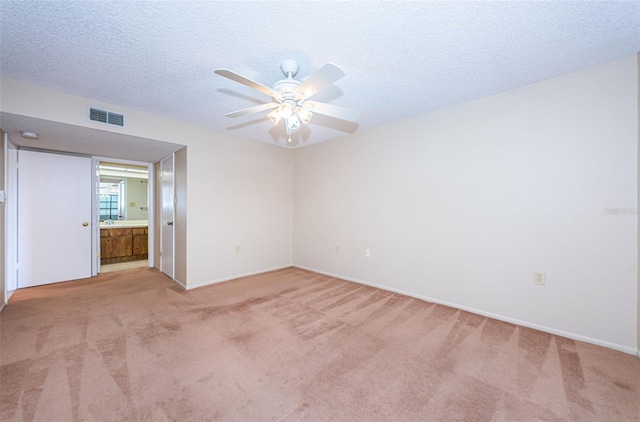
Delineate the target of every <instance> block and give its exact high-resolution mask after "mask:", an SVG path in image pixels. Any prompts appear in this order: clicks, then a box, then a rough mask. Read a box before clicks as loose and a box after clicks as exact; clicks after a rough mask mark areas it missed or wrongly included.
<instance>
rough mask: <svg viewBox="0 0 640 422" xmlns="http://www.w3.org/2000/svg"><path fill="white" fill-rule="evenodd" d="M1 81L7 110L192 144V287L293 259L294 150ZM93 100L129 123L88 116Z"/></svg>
mask: <svg viewBox="0 0 640 422" xmlns="http://www.w3.org/2000/svg"><path fill="white" fill-rule="evenodd" d="M1 84H2V90H1V92H0V96H1V97H0V109H1V110H2V111H5V112H8V113H13V114H18V115H24V116H29V117H35V118H39V119H45V120H52V121H56V122H61V123H65V124H71V125H76V126H83V127H91V128H93V129H98V130H104V131H107V132H119V133H125V134H127V135H132V136H139V137H142V138H148V139H155V140H159V141H166V142H172V143H176V144H181V145H186V146H187V147H188V148H187V150H186V157H182V159H183V161H184V162H185V163H186V165H187V171H186V201H187V203H188V207H187V209H186V220H187V222H188V224H187V225H186V227H187V229H186V240H185V242H186V250H188V256H187V259H186V261H187V262H186V265H187V267H186V271H184V274H186V276H187V279H186V280H181V281H184V282H185V283H186V286H187V288H192V287H197V286H201V285H204V284H207V283H210V282H215V281H221V280H224V279H229V278H234V277H238V276H241V275H244V274H250V273H256V272H261V271H266V270H269V269H273V268H281V267H285V266H289V265H291V236H292V234H291V232H292V228H291V212H292V179H291V173H292V163H291V152H290V151H289V150H286V149H283V148H279V147H276V146H272V145H267V144H261V143H257V142H254V141H250V140H247V139H243V138H239V137H236V136H232V135H228V134H225V133H221V132H217V131H214V130H210V129H207V128H203V127H199V126H194V125H190V124H187V123H183V122H178V121H175V120H171V119H165V118H161V117H158V116H153V115H149V114H146V113H143V112H139V111H136V110H128V109H124V108H122V107H119V106H116V105H111V104H106V103H102V102H99V101H94V100H90V99H87V98H82V97H77V96H72V95H68V94H64V93H61V92H56V91H51V90H48V89H44V88H40V87H37V86H34V85H30V84H25V83H23V82H19V81H15V80H11V79H7V78H2V79H1ZM89 106H94V107H104V108H105V109H108V110H115V111H118V112H122V113H124V114H125V115H126V116H127V126H126V128H119V127H110V126H107V125H96V124H94V123H92V122H89V121H87V119H86V110H87V108H88V107H89ZM236 245H239V246H240V247H241V252H240V253H239V254H236V253H235V252H234V251H235V246H236ZM176 253H178V251H176Z"/></svg>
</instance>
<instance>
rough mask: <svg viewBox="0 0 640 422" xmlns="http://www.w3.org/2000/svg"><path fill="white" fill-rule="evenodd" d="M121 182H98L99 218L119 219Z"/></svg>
mask: <svg viewBox="0 0 640 422" xmlns="http://www.w3.org/2000/svg"><path fill="white" fill-rule="evenodd" d="M122 185H123V183H122V182H120V183H114V182H100V220H119V219H121V217H122V203H123V201H124V198H122V192H123V189H122Z"/></svg>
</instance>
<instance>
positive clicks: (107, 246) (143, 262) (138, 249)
mask: <svg viewBox="0 0 640 422" xmlns="http://www.w3.org/2000/svg"><path fill="white" fill-rule="evenodd" d="M95 164H96V180H95V184H94V186H95V192H96V195H95V204H94V214H95V219H94V221H95V222H96V224H95V227H96V230H95V242H94V247H95V249H96V254H95V257H96V259H95V264H94V265H95V267H96V273H105V272H112V271H121V270H128V269H133V268H140V267H149V266H154V257H153V250H154V247H153V245H154V238H153V230H152V229H150V228H152V227H153V180H154V178H153V165H152V164H150V163H140V162H133V161H125V160H114V159H110V158H104V159H103V158H97V159H96V162H95Z"/></svg>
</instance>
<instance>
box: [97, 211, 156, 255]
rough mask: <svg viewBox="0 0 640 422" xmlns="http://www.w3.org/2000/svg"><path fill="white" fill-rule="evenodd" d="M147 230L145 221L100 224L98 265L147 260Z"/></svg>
mask: <svg viewBox="0 0 640 422" xmlns="http://www.w3.org/2000/svg"><path fill="white" fill-rule="evenodd" d="M148 256H149V228H148V221H146V220H129V221H115V222H114V223H113V224H112V225H109V224H105V223H100V263H101V264H114V263H116V262H128V261H138V260H142V259H147V258H148Z"/></svg>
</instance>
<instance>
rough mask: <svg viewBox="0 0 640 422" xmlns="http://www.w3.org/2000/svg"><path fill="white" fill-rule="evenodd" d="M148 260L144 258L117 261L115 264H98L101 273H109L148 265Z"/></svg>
mask: <svg viewBox="0 0 640 422" xmlns="http://www.w3.org/2000/svg"><path fill="white" fill-rule="evenodd" d="M148 266H149V261H148V260H146V259H144V260H141V261H131V262H119V263H117V264H107V265H101V266H100V272H101V273H110V272H113V271H123V270H131V269H133V268H140V267H148Z"/></svg>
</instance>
